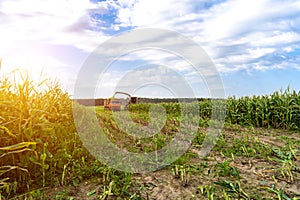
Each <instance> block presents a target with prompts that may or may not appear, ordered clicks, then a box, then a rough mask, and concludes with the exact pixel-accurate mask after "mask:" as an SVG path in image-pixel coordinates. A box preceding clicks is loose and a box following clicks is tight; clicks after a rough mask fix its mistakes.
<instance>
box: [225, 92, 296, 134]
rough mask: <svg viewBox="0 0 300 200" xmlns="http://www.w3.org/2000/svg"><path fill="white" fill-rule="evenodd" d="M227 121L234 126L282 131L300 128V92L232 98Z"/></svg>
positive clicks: (228, 100) (228, 101)
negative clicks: (280, 129) (278, 129)
mask: <svg viewBox="0 0 300 200" xmlns="http://www.w3.org/2000/svg"><path fill="white" fill-rule="evenodd" d="M226 120H227V121H228V122H230V123H233V124H240V125H247V126H255V127H265V128H270V127H272V128H282V129H299V128H300V92H296V91H291V90H290V88H287V89H286V90H285V91H282V90H281V91H276V92H274V93H273V94H271V95H264V96H253V97H241V98H235V97H230V98H228V99H227V116H226Z"/></svg>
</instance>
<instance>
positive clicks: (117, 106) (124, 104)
mask: <svg viewBox="0 0 300 200" xmlns="http://www.w3.org/2000/svg"><path fill="white" fill-rule="evenodd" d="M137 100H138V99H137V97H132V96H131V95H130V94H128V93H126V92H115V94H114V95H113V96H112V97H111V98H108V99H105V100H104V109H105V110H112V111H121V110H128V108H129V105H130V104H136V103H137Z"/></svg>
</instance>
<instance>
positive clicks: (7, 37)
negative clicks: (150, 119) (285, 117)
mask: <svg viewBox="0 0 300 200" xmlns="http://www.w3.org/2000/svg"><path fill="white" fill-rule="evenodd" d="M143 28H153V29H163V30H169V31H175V32H177V33H179V34H182V35H183V36H184V37H186V38H189V39H191V40H192V41H194V42H195V43H197V44H198V45H199V46H200V47H201V48H202V49H203V50H204V51H205V52H206V53H207V55H208V56H209V58H210V59H211V60H212V62H213V63H214V66H215V67H216V69H217V72H218V75H219V76H220V78H221V80H222V87H223V88H224V94H225V96H226V97H228V96H237V97H240V96H246V95H248V96H249V95H264V94H270V93H272V92H274V91H276V90H280V89H283V90H284V89H286V88H287V87H288V86H289V87H290V88H292V89H295V90H297V91H299V90H300V1H299V0H285V1H283V0H260V1H250V0H227V1H226V0H164V1H162V0H151V1H150V0H102V1H97V0H91V1H89V0H30V1H26V0H1V1H0V36H1V37H0V58H1V59H2V65H1V69H0V74H2V75H4V74H7V73H9V72H10V71H13V70H14V69H20V70H25V71H26V70H28V71H29V72H30V73H31V74H32V75H31V76H32V78H33V79H36V80H37V79H38V78H39V76H40V74H41V72H43V73H44V75H45V76H46V77H51V78H56V79H57V80H58V81H59V82H60V84H61V87H62V88H63V89H64V90H65V91H67V92H68V93H69V94H70V95H71V96H72V95H74V90H75V89H74V86H75V85H76V81H77V80H78V74H79V73H80V72H81V70H82V67H83V66H84V65H85V63H87V61H88V60H89V59H90V55H91V54H92V52H94V51H95V50H96V49H97V48H98V47H99V46H101V45H102V44H103V43H105V42H107V41H109V40H110V39H112V38H114V37H118V36H120V35H122V34H124V33H127V32H130V31H133V30H136V29H143ZM152 39H153V38H152ZM157 40H158V42H162V41H161V38H159V37H158V38H157ZM126 42H127V41H126ZM109 50H111V51H113V50H114V49H109ZM109 50H108V51H109ZM153 65H154V67H152V68H151V67H150V66H153ZM164 67H168V68H170V70H171V71H172V72H171V71H170V70H162V71H160V69H163V68H164ZM155 69H157V70H155ZM91 73H92V72H91ZM174 74H177V75H176V76H177V78H178V77H179V76H180V77H181V78H184V80H186V82H187V83H188V84H189V86H190V87H191V88H192V90H193V91H194V95H195V96H196V97H211V93H210V89H211V88H213V86H211V85H207V82H205V78H203V74H199V73H197V72H196V71H195V68H193V66H192V65H191V63H189V62H187V60H183V59H182V58H180V57H178V56H176V55H174V54H172V53H170V52H167V51H164V50H163V49H138V50H136V51H133V52H128V54H126V55H122V56H120V57H119V58H118V59H117V60H114V62H112V64H111V65H110V66H108V67H107V68H106V71H105V72H103V73H101V75H100V74H99V72H95V76H96V77H97V80H98V82H97V85H96V86H95V88H96V89H95V92H94V95H93V97H91V96H89V95H86V94H84V92H82V94H76V95H75V96H76V98H100V97H108V96H111V95H112V94H113V92H114V91H116V90H118V89H122V88H123V89H124V87H122V85H120V84H122V83H124V82H125V81H124V80H127V82H128V80H132V84H135V85H134V86H135V88H134V92H135V93H134V94H133V95H138V96H145V97H176V94H173V93H172V91H174V90H175V89H174V88H173V90H172V88H168V87H164V85H163V84H160V83H161V82H162V80H163V81H168V80H170V81H174V80H179V79H172V77H174ZM204 76H205V75H204ZM128 77H130V78H128ZM136 80H139V81H136ZM143 81H144V82H143ZM87 82H88V80H87ZM137 84H139V85H137ZM86 86H87V87H91V86H90V85H89V84H87V85H86ZM173 87H186V84H178V85H176V84H175V85H174V84H173ZM124 90H126V89H124Z"/></svg>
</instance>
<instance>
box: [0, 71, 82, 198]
mask: <svg viewBox="0 0 300 200" xmlns="http://www.w3.org/2000/svg"><path fill="white" fill-rule="evenodd" d="M76 145H77V146H79V145H80V142H79V139H78V137H77V135H76V134H75V128H74V125H73V120H72V102H71V99H70V98H69V96H68V94H67V93H65V92H63V91H62V90H61V89H60V88H59V85H58V84H57V83H53V82H50V81H47V80H45V81H40V82H39V83H34V82H33V81H32V80H30V78H29V75H28V74H25V75H23V74H21V73H18V72H14V73H12V74H10V75H7V76H5V77H1V79H0V197H1V196H6V197H9V196H11V195H13V193H16V192H24V191H27V190H29V189H31V188H30V187H31V186H32V185H35V186H36V187H40V186H45V185H48V184H49V183H50V182H51V178H54V177H53V176H55V175H58V174H59V173H62V168H63V166H64V165H65V164H66V162H67V161H66V159H64V157H61V156H62V154H71V152H72V151H73V149H74V148H76Z"/></svg>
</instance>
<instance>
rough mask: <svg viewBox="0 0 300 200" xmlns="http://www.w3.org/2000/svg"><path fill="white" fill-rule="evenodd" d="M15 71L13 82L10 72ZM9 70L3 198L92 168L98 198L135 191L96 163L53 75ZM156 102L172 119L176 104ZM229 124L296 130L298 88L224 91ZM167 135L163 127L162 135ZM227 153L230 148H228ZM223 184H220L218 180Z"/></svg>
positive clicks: (0, 125)
mask: <svg viewBox="0 0 300 200" xmlns="http://www.w3.org/2000/svg"><path fill="white" fill-rule="evenodd" d="M16 76H18V77H19V79H20V80H21V81H20V82H16V81H15V79H16V78H12V77H16ZM12 77H4V78H1V79H0V141H1V142H0V199H10V198H13V197H15V196H18V195H19V196H21V197H20V198H18V199H26V198H27V199H43V198H42V197H41V196H39V195H38V194H37V193H38V192H39V191H40V190H43V189H46V188H49V187H59V186H66V185H70V184H71V185H73V186H75V187H77V186H78V184H79V183H80V182H82V181H83V180H84V179H85V178H89V177H91V176H94V175H95V174H98V175H99V174H101V175H102V176H103V184H106V185H104V187H103V188H104V189H103V188H102V190H103V194H102V195H100V196H99V199H108V196H109V195H111V194H114V195H116V196H119V197H122V198H124V199H126V198H128V199H129V196H136V197H137V196H138V195H137V194H138V192H136V193H134V194H133V193H132V191H130V192H129V188H131V187H133V186H132V184H133V181H131V175H130V174H124V173H121V172H117V171H114V170H111V169H109V168H108V167H106V166H104V165H102V164H101V163H100V162H99V161H97V160H95V159H94V158H93V157H92V156H91V155H90V154H89V152H88V151H87V150H86V149H85V148H84V147H83V145H82V143H81V141H80V138H79V136H78V135H77V133H76V129H75V125H74V122H73V114H72V100H71V98H70V97H69V95H68V94H67V93H66V92H64V91H62V90H61V89H60V86H59V85H58V84H57V83H55V82H54V83H53V82H50V81H49V80H44V81H41V82H39V83H35V82H33V81H31V80H30V78H29V76H28V75H22V74H16V73H15V74H13V75H12ZM196 104H198V108H199V115H200V121H201V122H199V124H200V126H203V127H207V125H208V122H209V119H210V116H211V105H212V104H211V102H210V101H209V100H204V101H200V102H194V103H189V104H187V105H186V106H187V107H188V109H190V112H193V111H194V110H195V108H196V107H197V106H196ZM161 105H163V106H164V107H165V109H166V113H167V114H168V117H169V119H168V121H170V122H172V123H173V125H177V124H178V121H177V120H176V119H177V118H178V117H179V116H180V104H179V103H162V104H161ZM150 106H151V104H136V105H131V107H130V111H131V112H132V113H139V116H140V117H137V118H138V119H136V121H141V122H142V123H144V124H147V123H148V121H149V119H148V118H149V116H148V115H147V112H148V111H149V109H150ZM99 113H100V114H99V116H100V119H102V120H103V121H102V122H101V123H103V124H106V125H104V126H106V127H105V128H107V130H108V131H110V133H116V134H115V135H114V136H112V138H113V137H114V138H115V140H116V141H117V142H118V141H120V138H116V137H117V136H118V134H119V133H118V129H117V126H116V125H114V123H112V122H111V114H107V113H105V111H101V112H99ZM137 116H138V115H137ZM141 117H142V118H141ZM197 119H199V118H197ZM232 124H237V125H241V126H243V127H263V128H267V129H272V128H273V129H281V130H291V129H293V130H295V129H297V130H299V128H300V92H296V91H292V90H290V89H289V88H288V89H287V90H285V91H279V92H274V93H273V94H270V95H264V96H253V97H241V98H235V97H230V98H228V99H227V100H226V125H228V126H230V125H232ZM167 128H168V127H165V129H164V130H163V131H164V132H163V134H165V135H168V134H169V133H170V132H172V131H174V130H175V129H176V127H175V128H174V127H171V126H170V127H169V129H170V130H169V129H167ZM163 134H162V135H159V136H158V137H156V138H154V137H153V138H152V139H153V141H154V139H155V142H157V141H159V140H160V139H161V138H159V137H162V138H164V139H165V138H166V137H165V136H164V137H163ZM201 134H202V132H201V131H199V138H203V136H202V135H201ZM171 136H172V135H171V134H169V136H168V137H169V140H170V137H171ZM120 137H121V136H120ZM122 137H123V136H122ZM168 137H167V138H168ZM161 140H163V139H161ZM150 142H151V141H149V143H150ZM128 144H129V146H132V147H134V145H132V141H128ZM161 144H164V143H163V142H161ZM137 146H138V145H137ZM157 146H159V145H157V144H156V148H157ZM260 146H261V145H260ZM242 147H243V148H244V149H242V152H246V151H247V153H248V154H247V155H249V151H250V150H247V149H246V146H242ZM147 148H150V147H147ZM264 148H265V147H264ZM256 152H258V150H257V151H256ZM270 152H272V151H270ZM228 155H230V156H233V153H230V154H228ZM253 155H255V153H254V154H253ZM270 155H272V153H270ZM270 155H268V156H270ZM291 159H292V158H291ZM184 166H185V165H184ZM203 166H204V165H203ZM217 166H219V165H217ZM174 169H175V171H174V173H175V172H176V173H175V175H176V176H184V174H185V173H186V172H185V171H183V174H180V170H179V169H184V168H178V166H177V165H176V166H175V168H174ZM189 169H190V168H189ZM172 170H173V168H172ZM184 170H185V169H184ZM219 173H220V172H219ZM222 184H223V185H225V186H226V184H225V182H224V183H222ZM41 188H42V189H41ZM105 188H109V190H108V191H107V190H105ZM207 190H208V189H207ZM24 194H25V196H23V197H24V198H23V197H22V195H24ZM43 194H44V193H43ZM37 196H38V197H39V198H37ZM25 197H26V198H25ZM125 197H126V198H125ZM130 199H131V198H130ZM136 199H139V198H136ZM140 199H142V198H140Z"/></svg>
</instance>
